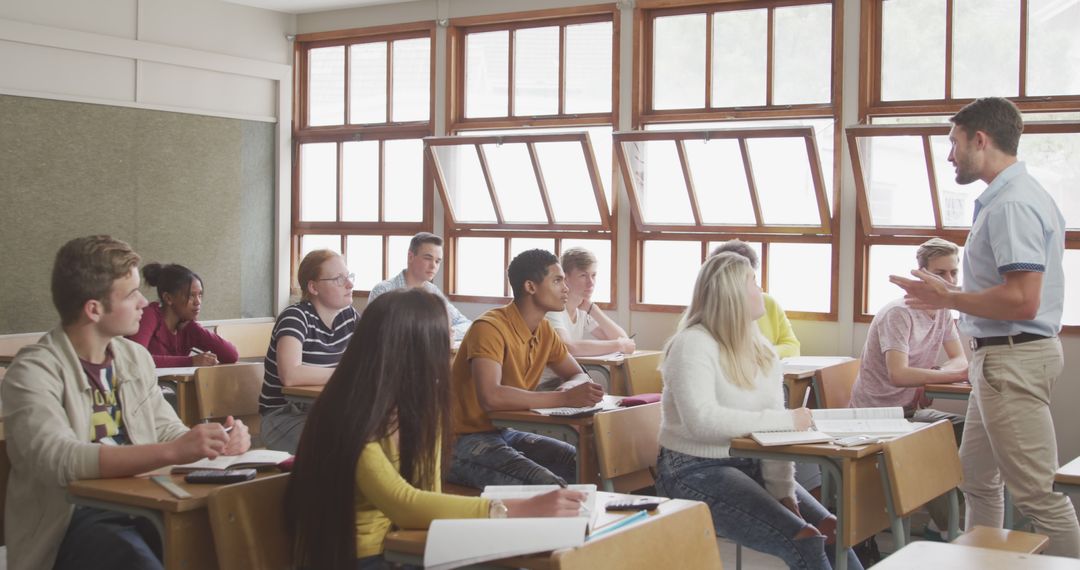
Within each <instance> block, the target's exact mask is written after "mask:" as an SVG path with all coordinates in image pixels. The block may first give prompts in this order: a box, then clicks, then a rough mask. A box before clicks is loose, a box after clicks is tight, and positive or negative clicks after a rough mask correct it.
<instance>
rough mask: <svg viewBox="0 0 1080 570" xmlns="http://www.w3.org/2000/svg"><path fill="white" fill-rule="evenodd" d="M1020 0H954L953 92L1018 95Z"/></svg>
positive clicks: (959, 94)
mask: <svg viewBox="0 0 1080 570" xmlns="http://www.w3.org/2000/svg"><path fill="white" fill-rule="evenodd" d="M1019 53H1020V0H953V59H952V62H953V67H952V96H953V97H954V98H957V99H962V98H968V97H972V98H974V97H988V96H990V95H1000V96H1002V97H1010V96H1016V95H1017V94H1018V93H1019V91H1020V88H1019V74H1020V56H1019Z"/></svg>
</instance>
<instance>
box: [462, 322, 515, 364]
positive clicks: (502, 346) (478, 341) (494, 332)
mask: <svg viewBox="0 0 1080 570" xmlns="http://www.w3.org/2000/svg"><path fill="white" fill-rule="evenodd" d="M458 351H459V352H464V353H465V356H466V358H468V359H469V360H472V359H474V358H487V359H489V360H494V361H495V362H498V363H499V364H502V363H503V356H504V355H505V354H506V341H505V340H503V336H502V335H501V334H499V331H498V329H496V328H495V325H492V324H491V323H489V322H487V321H483V320H481V321H477V322H475V323H473V325H472V330H471V331H469V336H468V337H467V338H466V339H465V340H464V341H463V342H462V344H461V348H460V349H458Z"/></svg>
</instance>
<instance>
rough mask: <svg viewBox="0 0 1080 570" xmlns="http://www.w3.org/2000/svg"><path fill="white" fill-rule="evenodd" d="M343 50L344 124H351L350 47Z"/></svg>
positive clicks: (343, 47) (344, 47)
mask: <svg viewBox="0 0 1080 570" xmlns="http://www.w3.org/2000/svg"><path fill="white" fill-rule="evenodd" d="M341 49H343V50H345V90H344V93H345V124H346V125H349V124H352V101H350V99H352V96H351V93H352V69H351V68H352V65H351V62H352V46H342V48H341Z"/></svg>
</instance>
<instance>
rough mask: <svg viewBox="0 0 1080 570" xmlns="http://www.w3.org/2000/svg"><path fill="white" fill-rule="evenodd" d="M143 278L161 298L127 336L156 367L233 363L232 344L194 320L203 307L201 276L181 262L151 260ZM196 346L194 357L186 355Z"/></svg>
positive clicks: (235, 358)
mask: <svg viewBox="0 0 1080 570" xmlns="http://www.w3.org/2000/svg"><path fill="white" fill-rule="evenodd" d="M142 272H143V278H144V279H146V283H147V284H148V285H150V286H151V287H157V292H158V299H160V301H158V302H154V303H150V305H148V306H147V307H146V308H145V309H143V314H142V320H141V321H139V332H138V333H135V335H134V336H131V337H128V338H130V339H131V340H133V341H135V342H137V343H139V344H141V345H143V346H145V347H146V349H147V350H149V351H150V354H151V356H153V357H154V365H155V366H157V367H158V368H171V367H177V366H213V365H215V364H232V363H234V362H236V360H237V358H238V354H237V352H236V347H235V346H233V344H232V343H231V342H229V341H227V340H225V339H223V338H221V337H220V336H218V335H216V334H214V333H212V332H210V331H208V330H206V329H204V328H203V327H202V325H200V324H199V323H197V322H195V319H197V318H198V316H199V311H200V310H201V309H202V298H203V286H202V279H199V276H198V275H195V273H194V272H193V271H192V270H190V269H188V268H187V267H184V266H183V265H177V264H169V265H162V264H160V263H150V264H147V265H146V266H145V267H143V271H142ZM192 349H196V350H195V352H196V353H197V354H195V355H194V356H189V355H190V354H191V353H192Z"/></svg>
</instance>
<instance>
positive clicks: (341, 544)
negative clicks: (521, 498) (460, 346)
mask: <svg viewBox="0 0 1080 570" xmlns="http://www.w3.org/2000/svg"><path fill="white" fill-rule="evenodd" d="M449 399H450V329H449V323H448V320H447V316H446V305H445V304H444V303H443V301H442V299H440V298H439V297H437V296H435V295H432V294H431V293H426V292H424V291H421V290H419V289H407V290H401V291H393V292H390V293H386V294H385V295H381V296H379V297H378V298H377V299H375V300H374V301H373V302H371V304H369V305H368V306H367V308H366V309H364V312H363V315H362V316H361V317H360V322H359V323H358V324H357V326H356V331H355V332H354V333H353V336H352V340H351V341H349V347H348V348H347V349H346V350H345V354H344V355H343V356H342V358H341V362H340V363H338V366H337V369H336V370H335V371H334V374H333V375H332V376H331V377H330V380H329V382H327V384H326V388H324V389H323V392H322V394H321V395H320V396H319V398H318V399H317V400H316V401H315V404H314V406H313V407H312V408H311V410H310V412H309V413H308V418H307V423H306V425H305V426H304V432H303V434H302V435H301V437H300V445H299V447H298V449H297V453H296V462H295V465H294V467H293V472H292V475H291V476H290V477H289V485H288V490H287V491H286V495H285V509H286V513H287V520H288V521H290V524H292V526H293V535H294V536H295V541H296V542H295V551H294V553H295V554H294V560H295V562H296V565H297V567H300V568H312V569H314V568H317V569H319V570H323V569H337V568H342V569H344V568H349V569H351V568H354V567H355V565H356V510H355V505H354V500H355V494H356V493H355V489H356V462H357V460H359V458H360V452H361V451H362V450H363V448H364V446H365V445H366V444H368V443H370V442H373V441H378V440H381V439H383V438H385V437H387V436H388V435H390V434H392V433H393V432H394V431H395V430H396V431H397V432H398V442H399V443H398V445H399V451H400V472H401V475H402V477H404V478H405V480H407V481H408V482H409V483H410V484H412V485H413V486H415V487H417V488H420V489H424V490H429V491H430V490H433V489H434V488H435V482H436V481H437V479H438V478H439V477H441V475H442V474H441V473H439V472H438V471H439V470H438V469H436V467H435V464H436V461H435V453H436V450H438V449H439V448H440V447H441V452H442V456H443V457H448V455H447V452H448V448H447V446H446V443H445V442H446V441H447V440H448V438H449V436H450V433H451V431H450V415H449V414H450V412H449V410H450V406H449V405H448V404H449Z"/></svg>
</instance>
